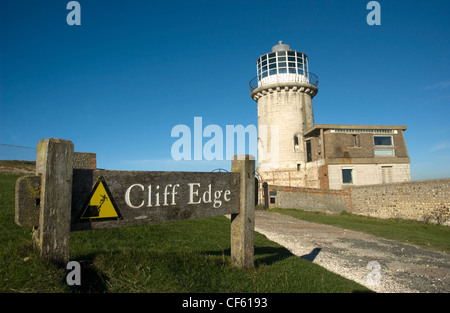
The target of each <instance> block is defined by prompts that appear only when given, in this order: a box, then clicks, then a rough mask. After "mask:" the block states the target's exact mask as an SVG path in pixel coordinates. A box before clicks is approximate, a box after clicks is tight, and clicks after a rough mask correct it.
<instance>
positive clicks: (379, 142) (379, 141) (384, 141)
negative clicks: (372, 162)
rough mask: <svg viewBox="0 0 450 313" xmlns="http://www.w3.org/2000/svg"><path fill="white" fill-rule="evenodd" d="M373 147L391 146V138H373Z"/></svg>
mask: <svg viewBox="0 0 450 313" xmlns="http://www.w3.org/2000/svg"><path fill="white" fill-rule="evenodd" d="M373 144H374V145H375V146H392V136H373Z"/></svg>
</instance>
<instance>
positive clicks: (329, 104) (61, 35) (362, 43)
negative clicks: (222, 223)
mask: <svg viewBox="0 0 450 313" xmlns="http://www.w3.org/2000/svg"><path fill="white" fill-rule="evenodd" d="M68 2H69V1H63V0H58V1H12V0H2V1H1V2H0V29H1V32H0V40H1V41H0V62H1V63H0V66H1V67H0V75H1V76H0V144H9V145H19V146H26V147H36V145H37V142H38V141H39V140H41V139H43V138H48V137H55V138H65V139H69V140H71V141H73V142H74V144H75V150H76V151H83V152H95V153H97V165H98V167H100V168H108V169H117V170H192V171H197V170H202V171H210V170H213V169H215V168H226V169H229V167H230V161H212V162H210V161H206V160H202V161H180V162H176V161H174V160H173V159H172V156H171V147H172V145H173V143H174V142H175V141H176V140H177V138H173V137H171V130H172V128H173V127H174V126H176V125H178V124H185V125H187V126H189V127H191V129H193V124H194V117H196V116H201V117H202V122H203V126H204V127H205V126H206V125H209V124H215V125H219V126H220V127H222V128H223V129H225V125H238V124H242V125H244V126H246V125H257V114H256V103H255V102H254V101H253V100H252V99H251V98H250V91H249V89H248V82H249V81H250V80H251V79H252V78H253V77H255V76H256V68H255V62H256V59H257V58H258V57H259V56H260V55H261V54H264V53H266V52H269V51H270V50H271V48H272V46H273V45H275V44H277V43H278V41H279V40H283V42H284V43H287V44H289V45H290V46H291V48H292V49H294V50H297V51H301V52H304V53H306V54H307V55H308V56H309V69H310V71H311V72H313V73H315V74H316V75H317V76H318V77H319V86H318V87H319V93H318V95H317V96H316V97H315V98H314V99H313V108H314V117H315V122H316V123H320V124H386V125H406V126H407V127H408V129H407V131H406V132H405V138H406V143H407V147H408V152H409V155H410V157H411V176H412V179H414V180H415V179H429V178H438V177H450V165H449V163H450V123H449V121H448V120H449V116H450V114H449V113H450V105H449V104H450V40H449V39H450V21H449V19H448V12H450V1H445V0H431V1H425V0H421V1H414V0H408V1H399V0H395V1H379V3H380V5H381V25H380V26H369V25H368V24H367V23H366V16H367V14H368V13H369V11H368V10H367V9H366V5H367V3H368V2H369V1H366V0H357V1H356V0H345V1H331V0H328V1H325V0H314V1H302V0H295V1H286V0H278V1H273V0H271V1H264V0H258V1H253V0H246V1H242V0H241V1H214V0H209V1H196V0H191V1H136V0H132V1H112V0H110V1H98V0H89V1H86V0H80V1H78V2H79V3H80V5H81V25H80V26H69V25H68V24H67V22H66V17H67V14H68V13H69V12H70V10H67V9H66V5H67V3H68ZM207 140H208V139H207V138H206V139H204V142H205V141H207Z"/></svg>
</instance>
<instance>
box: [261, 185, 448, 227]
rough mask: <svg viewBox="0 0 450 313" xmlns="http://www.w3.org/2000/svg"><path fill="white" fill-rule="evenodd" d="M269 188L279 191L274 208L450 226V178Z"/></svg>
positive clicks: (275, 197)
mask: <svg viewBox="0 0 450 313" xmlns="http://www.w3.org/2000/svg"><path fill="white" fill-rule="evenodd" d="M269 191H272V194H274V192H276V195H274V196H272V197H273V198H274V200H275V203H272V204H271V207H279V208H292V209H302V210H306V211H321V212H327V213H339V212H342V211H348V212H351V213H353V214H359V215H365V216H372V217H378V218H401V219H412V220H419V221H423V220H429V221H430V222H435V223H436V222H440V223H441V224H444V225H448V226H450V178H446V179H435V180H423V181H413V182H403V183H392V184H379V185H369V186H354V187H349V188H346V189H344V190H329V189H314V188H295V187H278V186H269ZM438 218H440V219H441V220H440V221H438V220H437V219H438Z"/></svg>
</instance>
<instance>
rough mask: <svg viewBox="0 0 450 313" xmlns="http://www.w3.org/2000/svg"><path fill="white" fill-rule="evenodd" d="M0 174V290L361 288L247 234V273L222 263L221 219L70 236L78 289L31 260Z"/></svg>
mask: <svg viewBox="0 0 450 313" xmlns="http://www.w3.org/2000/svg"><path fill="white" fill-rule="evenodd" d="M19 176H20V175H18V174H10V173H0V292H26V293H34V292H40V293H42V292H45V293H54V292H58V293H73V292H109V293H119V292H126V293H133V292H140V293H155V292H157V293H175V292H177V293H185V292H189V293H194V292H196V293H204V292H207V293H219V292H220V293H228V292H233V293H248V292H250V293H269V292H270V293H302V292H305V293H306V292H313V293H346V292H365V291H368V289H366V288H365V287H363V286H361V285H359V284H357V283H355V282H353V281H350V280H347V279H345V278H343V277H341V276H339V275H336V274H334V273H331V272H329V271H327V270H325V269H323V268H322V267H320V266H318V265H315V264H313V263H310V262H308V261H306V260H304V259H302V258H299V257H296V256H294V255H292V254H291V253H290V252H289V251H288V250H287V249H285V248H284V247H281V246H279V245H278V244H276V243H274V242H272V241H269V240H268V239H267V238H266V237H265V236H263V235H261V234H258V233H255V268H254V269H251V270H241V269H237V268H235V267H233V266H232V265H231V261H230V221H229V220H228V219H227V218H225V217H222V216H220V217H214V218H208V219H197V220H188V221H180V222H172V223H164V224H156V225H146V226H135V227H123V228H115V229H104V230H95V231H82V232H74V233H71V260H75V261H78V262H80V264H81V266H82V270H81V286H68V285H67V283H66V274H67V273H66V270H65V269H64V268H61V267H58V266H56V265H54V264H51V263H49V262H47V261H45V260H43V259H42V258H40V257H39V255H38V253H37V251H36V249H35V247H34V246H33V244H32V240H31V229H30V228H28V227H19V226H17V225H16V224H15V223H14V185H15V181H16V179H17V178H18V177H19Z"/></svg>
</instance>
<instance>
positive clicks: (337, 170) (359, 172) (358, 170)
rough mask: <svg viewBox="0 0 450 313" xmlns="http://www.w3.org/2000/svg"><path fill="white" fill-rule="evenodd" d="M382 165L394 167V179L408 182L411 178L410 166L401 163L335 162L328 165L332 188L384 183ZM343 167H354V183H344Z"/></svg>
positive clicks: (393, 180) (394, 181) (394, 180)
mask: <svg viewBox="0 0 450 313" xmlns="http://www.w3.org/2000/svg"><path fill="white" fill-rule="evenodd" d="M382 167H392V181H391V182H393V183H396V182H406V181H410V180H411V172H410V166H409V164H407V163H400V164H333V165H328V177H329V187H330V189H335V190H336V189H342V188H344V187H345V186H360V185H375V184H381V183H383V177H382V171H383V169H382ZM342 169H352V170H353V171H352V175H353V183H352V184H344V183H343V181H342Z"/></svg>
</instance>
